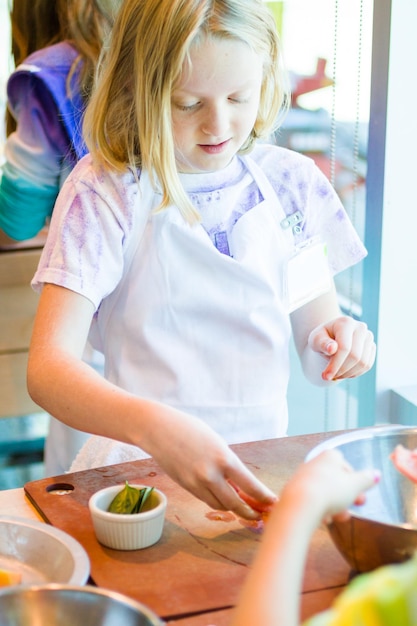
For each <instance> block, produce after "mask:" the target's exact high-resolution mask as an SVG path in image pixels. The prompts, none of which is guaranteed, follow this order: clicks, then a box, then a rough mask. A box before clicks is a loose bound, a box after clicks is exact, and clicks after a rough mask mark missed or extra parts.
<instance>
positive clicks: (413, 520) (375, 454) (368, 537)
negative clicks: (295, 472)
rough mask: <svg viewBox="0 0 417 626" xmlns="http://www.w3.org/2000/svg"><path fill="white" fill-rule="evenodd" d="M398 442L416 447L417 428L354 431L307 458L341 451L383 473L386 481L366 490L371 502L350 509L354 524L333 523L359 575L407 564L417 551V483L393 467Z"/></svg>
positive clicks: (332, 532) (337, 539)
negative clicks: (406, 561) (326, 452)
mask: <svg viewBox="0 0 417 626" xmlns="http://www.w3.org/2000/svg"><path fill="white" fill-rule="evenodd" d="M397 444H402V445H403V446H405V447H406V448H410V449H414V448H417V428H409V427H404V426H390V425H387V426H375V427H373V428H364V429H360V430H355V431H352V432H349V433H345V434H342V435H338V436H336V437H332V438H331V439H328V440H327V441H324V442H322V443H321V444H319V445H318V446H316V447H315V448H313V449H312V450H311V451H310V453H309V454H308V455H307V457H306V460H309V459H310V458H312V457H314V456H317V454H319V453H320V452H322V451H323V450H326V449H329V448H337V449H339V450H340V451H341V452H342V453H343V455H344V456H345V458H346V460H347V461H348V462H349V463H350V464H351V465H352V467H354V468H355V469H358V470H359V469H363V468H369V467H373V468H375V469H379V470H380V471H381V474H382V477H381V481H380V483H379V484H378V485H376V486H375V487H373V488H372V489H370V490H369V491H368V492H367V494H366V503H365V504H364V505H361V506H355V505H352V506H351V507H350V509H349V511H350V512H351V518H350V520H348V521H345V522H333V523H332V524H330V525H329V532H330V535H331V537H332V539H333V541H334V543H335V545H336V546H337V548H338V549H339V551H340V552H341V554H342V555H343V556H344V558H345V559H346V561H347V562H348V563H349V565H350V566H351V567H352V568H353V569H354V570H356V571H358V572H366V571H370V570H372V569H375V568H376V567H379V566H380V565H385V564H387V563H398V562H401V561H404V560H406V559H407V558H409V557H410V556H411V555H412V554H413V553H414V552H415V551H416V549H417V484H415V483H413V482H412V481H411V480H410V479H409V478H406V477H405V476H403V474H401V473H400V472H399V471H398V470H397V469H396V468H395V467H394V465H393V462H392V461H391V459H390V454H391V452H392V451H393V450H394V448H395V446H396V445H397Z"/></svg>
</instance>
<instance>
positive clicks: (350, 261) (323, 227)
mask: <svg viewBox="0 0 417 626" xmlns="http://www.w3.org/2000/svg"><path fill="white" fill-rule="evenodd" d="M250 158H252V159H253V160H254V161H255V162H256V164H257V165H258V166H259V167H260V168H261V169H262V171H263V173H264V174H265V175H266V177H267V178H268V180H269V182H270V184H271V186H272V188H273V189H274V190H275V192H276V194H277V197H278V198H279V200H280V203H281V205H282V207H283V209H284V212H285V213H286V214H287V215H292V214H294V213H295V212H296V211H300V213H301V215H302V220H301V223H300V226H301V228H300V229H299V233H297V234H296V235H294V238H295V243H297V244H302V243H303V241H306V240H308V239H310V238H312V237H316V236H318V237H320V238H321V239H322V240H323V241H324V242H326V244H327V249H328V259H329V265H330V270H331V273H332V274H333V275H334V274H337V273H338V272H341V271H342V270H344V269H346V268H348V267H350V266H352V265H354V264H355V263H357V262H358V261H360V260H361V259H362V258H364V256H365V255H366V250H365V248H364V246H363V244H362V242H361V241H360V238H359V236H358V235H357V233H356V231H355V229H354V228H353V225H352V223H351V221H350V220H349V218H348V216H347V214H346V212H345V210H344V208H343V206H342V204H341V202H340V200H339V198H338V196H337V194H336V193H335V191H334V189H333V187H332V186H331V184H330V183H329V181H328V180H327V178H326V177H325V176H324V174H323V173H322V172H321V171H320V170H319V169H318V167H317V166H316V165H315V164H314V162H313V161H312V160H311V159H309V158H307V157H305V156H303V155H300V154H298V153H296V152H293V151H290V150H287V149H285V148H280V147H277V146H273V145H267V144H261V145H259V146H257V147H256V148H255V150H253V152H252V153H251V154H250ZM180 178H181V181H182V184H183V185H184V187H185V189H186V191H187V192H188V194H189V196H190V198H191V199H192V201H193V203H194V205H195V206H196V207H197V208H198V209H199V211H200V213H201V217H202V225H203V226H204V228H205V229H206V231H207V232H208V233H209V235H210V237H211V239H212V241H213V245H217V247H218V248H219V249H220V251H221V252H223V253H225V254H227V252H228V250H227V238H228V234H229V233H230V231H231V229H233V227H234V225H235V224H236V222H237V220H238V219H239V216H240V215H242V214H243V213H244V212H246V211H247V210H250V209H251V208H252V207H253V206H255V205H256V204H258V203H259V201H260V200H261V199H262V197H261V192H260V190H259V189H258V186H257V184H256V183H255V181H254V180H253V178H252V176H251V174H250V173H249V172H248V170H247V168H246V167H245V164H244V161H243V160H242V159H241V158H240V157H236V158H235V159H234V160H233V161H232V162H231V163H230V164H229V166H228V167H226V168H225V169H223V170H221V171H218V172H210V173H202V174H181V176H180ZM137 195H138V187H137V182H136V180H135V177H134V176H133V174H132V173H131V172H126V173H118V172H108V171H102V170H100V169H98V170H97V169H95V168H94V167H93V166H92V163H91V157H90V156H89V155H87V156H86V157H84V158H83V159H81V161H80V162H79V163H78V165H77V166H76V167H75V168H74V170H73V172H72V173H71V174H70V176H69V177H68V179H67V181H66V183H65V185H64V186H63V188H62V190H61V193H60V195H59V197H58V201H57V204H56V208H55V210H54V214H53V218H52V221H51V227H50V234H49V237H48V241H47V243H46V246H45V248H44V251H43V255H42V258H41V262H40V265H39V268H38V271H37V273H36V275H35V278H34V281H33V286H34V287H35V288H36V289H40V288H41V285H42V284H43V283H46V282H50V283H54V284H58V285H61V286H63V287H66V288H68V289H71V290H73V291H75V292H77V293H80V294H82V295H84V296H85V297H87V298H88V299H89V300H91V301H92V302H93V303H94V305H95V307H96V308H98V307H99V305H100V302H101V300H102V299H103V298H105V297H106V295H107V294H109V293H111V292H112V291H113V290H114V289H115V287H116V286H117V284H118V281H119V280H120V278H121V274H122V272H123V265H124V254H125V251H126V248H127V246H128V244H129V242H130V239H131V236H132V232H133V225H134V211H135V210H137V207H138V198H137ZM219 233H220V236H218V234H219Z"/></svg>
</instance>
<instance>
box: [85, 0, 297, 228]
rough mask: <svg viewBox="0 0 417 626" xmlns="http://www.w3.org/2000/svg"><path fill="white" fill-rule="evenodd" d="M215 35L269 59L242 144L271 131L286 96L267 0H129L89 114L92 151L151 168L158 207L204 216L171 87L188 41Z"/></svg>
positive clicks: (117, 162)
mask: <svg viewBox="0 0 417 626" xmlns="http://www.w3.org/2000/svg"><path fill="white" fill-rule="evenodd" d="M206 36H209V37H218V38H221V39H233V40H239V41H243V42H245V43H247V44H248V45H249V46H250V47H251V48H252V49H253V50H254V52H255V53H257V54H260V55H262V57H263V59H264V75H263V80H262V86H261V97H260V106H259V111H258V116H257V119H256V121H255V124H254V127H253V129H252V132H251V134H250V136H249V137H248V139H247V141H246V143H245V145H244V146H242V149H241V152H247V151H249V150H250V149H251V148H252V146H253V143H254V141H255V140H256V139H258V138H261V137H266V136H268V135H269V134H270V133H271V131H272V129H273V128H274V127H276V126H277V125H278V120H279V116H280V113H282V112H283V111H284V110H285V109H286V108H287V107H288V103H289V97H288V91H287V89H286V75H285V73H284V71H283V67H282V57H281V49H280V44H279V39H278V35H277V32H276V26H275V22H274V19H273V17H272V15H271V14H270V12H269V10H268V9H267V8H266V6H265V5H264V4H263V2H262V0H159V1H158V0H125V1H124V4H123V6H122V8H121V10H120V12H119V15H118V18H117V20H116V22H115V26H114V29H113V32H112V37H111V41H110V45H109V47H108V49H107V51H106V53H105V54H104V56H103V62H102V64H101V67H100V69H99V72H98V79H97V84H96V87H95V89H94V91H93V95H92V98H91V100H90V103H89V106H88V107H87V111H86V114H85V118H84V136H85V140H86V143H87V146H88V148H89V151H90V153H91V154H92V156H93V158H94V159H96V160H98V161H99V162H101V163H102V164H103V165H104V166H105V167H113V168H116V169H118V170H120V171H122V170H124V169H125V168H126V167H131V168H132V170H133V172H134V173H136V172H137V169H138V168H143V169H146V170H147V171H148V172H149V174H150V176H151V179H152V180H153V182H154V183H155V177H156V179H157V180H158V182H159V184H160V185H161V187H162V193H163V200H162V203H161V206H160V209H162V208H165V207H167V206H168V205H170V204H175V205H176V206H178V208H179V209H180V211H181V212H182V214H183V216H184V217H185V219H187V220H188V221H190V222H193V221H195V220H196V219H197V220H198V218H199V216H198V214H197V212H196V210H195V209H194V207H193V206H192V204H191V202H190V200H189V199H188V196H187V195H186V193H185V191H184V189H183V187H182V185H181V183H180V180H179V177H178V172H177V168H176V163H175V153H174V142H173V133H172V120H171V94H172V91H173V88H174V87H175V84H176V81H178V79H179V77H180V75H181V71H182V69H183V64H184V62H185V61H186V60H187V58H188V56H189V52H190V48H191V46H192V45H193V44H194V43H196V42H198V41H200V40H201V39H202V38H204V37H206Z"/></svg>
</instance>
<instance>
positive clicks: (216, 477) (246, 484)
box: [141, 403, 276, 519]
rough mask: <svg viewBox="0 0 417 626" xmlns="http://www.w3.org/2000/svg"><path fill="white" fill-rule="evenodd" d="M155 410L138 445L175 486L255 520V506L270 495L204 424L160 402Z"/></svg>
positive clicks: (270, 500)
mask: <svg viewBox="0 0 417 626" xmlns="http://www.w3.org/2000/svg"><path fill="white" fill-rule="evenodd" d="M152 404H153V406H154V407H155V404H154V403H152ZM159 409H160V410H159V411H158V416H157V419H156V420H155V422H159V425H158V428H157V429H156V428H154V429H152V432H151V433H149V439H148V441H146V439H147V438H146V437H145V440H144V441H143V445H142V444H141V447H143V448H144V449H145V450H146V451H147V452H148V453H149V454H151V456H153V458H154V459H155V460H156V461H157V462H158V464H159V465H160V466H161V467H162V468H163V469H164V471H165V472H166V473H167V474H168V475H169V476H170V477H171V478H172V479H173V480H175V481H176V482H177V483H178V484H179V485H181V486H182V487H184V489H186V490H187V491H189V492H190V493H192V494H193V495H195V496H196V497H197V498H199V499H200V500H203V501H204V502H206V503H207V504H208V505H209V506H210V507H211V508H213V509H217V510H226V511H232V512H233V513H235V514H236V515H238V516H240V517H243V518H246V519H258V518H259V517H260V513H259V511H263V510H267V509H269V508H270V507H271V506H272V505H273V504H274V502H275V501H276V496H275V494H274V493H273V492H272V491H271V490H270V489H268V488H267V487H266V486H265V485H264V484H263V483H262V482H261V481H260V480H258V479H257V478H256V477H255V476H254V474H252V472H251V471H250V470H249V469H248V468H247V467H246V466H245V465H244V463H243V462H242V461H241V460H240V459H239V458H238V456H237V455H236V454H235V453H234V452H233V451H232V450H231V448H230V447H229V446H228V445H227V444H226V442H225V441H224V440H223V439H222V437H220V436H219V435H218V434H217V433H215V432H214V431H213V430H212V429H211V428H210V427H209V426H207V424H205V423H204V422H203V421H202V420H199V419H197V418H194V417H191V416H189V415H186V414H184V413H179V412H178V411H175V410H173V409H170V408H167V407H166V406H164V405H159ZM151 410H152V409H151ZM175 414H176V415H175ZM177 418H178V419H177ZM151 419H152V416H150V420H151ZM148 423H149V424H150V423H151V422H150V421H149V422H148ZM239 494H242V497H240V495H239ZM248 502H250V503H253V506H254V508H252V507H251V506H250V505H249V504H248Z"/></svg>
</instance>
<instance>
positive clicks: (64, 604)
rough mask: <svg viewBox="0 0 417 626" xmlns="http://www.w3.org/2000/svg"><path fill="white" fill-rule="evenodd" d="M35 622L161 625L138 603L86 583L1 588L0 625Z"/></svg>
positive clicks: (95, 625) (23, 625) (53, 624)
mask: <svg viewBox="0 0 417 626" xmlns="http://www.w3.org/2000/svg"><path fill="white" fill-rule="evenodd" d="M138 584H140V583H138ZM35 624H36V625H37V624H41V625H42V626H57V625H59V626H79V625H80V624H82V626H163V622H162V621H161V620H160V619H159V618H158V617H157V616H156V615H155V614H154V613H153V612H152V611H150V609H148V608H147V607H146V606H144V605H142V604H141V603H139V602H136V601H135V600H131V599H130V598H128V597H126V596H124V595H122V594H120V593H115V592H112V591H108V590H105V589H99V588H96V587H92V586H88V585H87V586H85V587H76V586H71V585H54V584H51V585H37V586H27V585H26V586H25V585H22V586H18V585H17V586H15V587H5V588H3V589H1V590H0V626H32V625H33V626H34V625H35Z"/></svg>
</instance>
